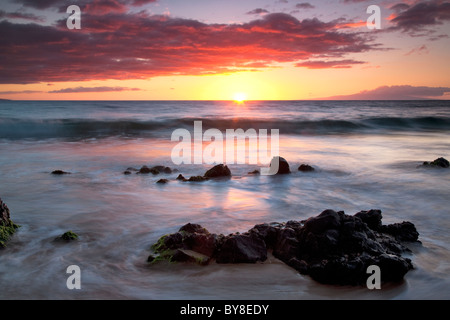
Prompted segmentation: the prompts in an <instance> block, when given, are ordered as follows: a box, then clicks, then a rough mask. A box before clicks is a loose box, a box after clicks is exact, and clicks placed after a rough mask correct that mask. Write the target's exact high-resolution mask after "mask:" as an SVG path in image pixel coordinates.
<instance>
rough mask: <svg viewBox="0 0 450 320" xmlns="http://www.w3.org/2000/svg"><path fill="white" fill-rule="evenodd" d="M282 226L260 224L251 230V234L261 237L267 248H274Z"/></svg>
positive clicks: (274, 223)
mask: <svg viewBox="0 0 450 320" xmlns="http://www.w3.org/2000/svg"><path fill="white" fill-rule="evenodd" d="M280 226H281V225H280V224H279V223H277V222H273V223H264V224H258V225H256V226H254V227H253V228H252V229H250V230H249V233H250V234H252V235H254V236H256V237H260V238H261V239H262V240H264V242H265V243H266V246H267V247H269V248H272V247H273V246H274V245H275V242H276V240H277V236H278V230H279V229H280Z"/></svg>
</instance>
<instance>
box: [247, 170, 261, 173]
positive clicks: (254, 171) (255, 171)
mask: <svg viewBox="0 0 450 320" xmlns="http://www.w3.org/2000/svg"><path fill="white" fill-rule="evenodd" d="M248 174H261V172H259V170H257V169H255V170H253V171H250V172H249V173H248Z"/></svg>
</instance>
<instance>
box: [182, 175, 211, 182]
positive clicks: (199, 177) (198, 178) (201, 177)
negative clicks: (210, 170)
mask: <svg viewBox="0 0 450 320" xmlns="http://www.w3.org/2000/svg"><path fill="white" fill-rule="evenodd" d="M206 180H209V178H207V177H204V176H192V177H190V178H189V179H187V180H184V181H194V182H199V181H206Z"/></svg>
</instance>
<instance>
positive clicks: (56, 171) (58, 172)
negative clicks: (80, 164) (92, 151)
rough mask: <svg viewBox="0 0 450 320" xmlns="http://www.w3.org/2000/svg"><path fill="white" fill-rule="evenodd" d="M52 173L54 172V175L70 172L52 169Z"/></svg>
mask: <svg viewBox="0 0 450 320" xmlns="http://www.w3.org/2000/svg"><path fill="white" fill-rule="evenodd" d="M52 174H54V175H63V174H70V172H67V171H63V170H55V171H52Z"/></svg>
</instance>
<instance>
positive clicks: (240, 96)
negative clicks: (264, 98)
mask: <svg viewBox="0 0 450 320" xmlns="http://www.w3.org/2000/svg"><path fill="white" fill-rule="evenodd" d="M233 100H234V101H236V102H244V101H245V100H247V95H246V94H245V93H243V92H237V93H235V94H234V96H233Z"/></svg>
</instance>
